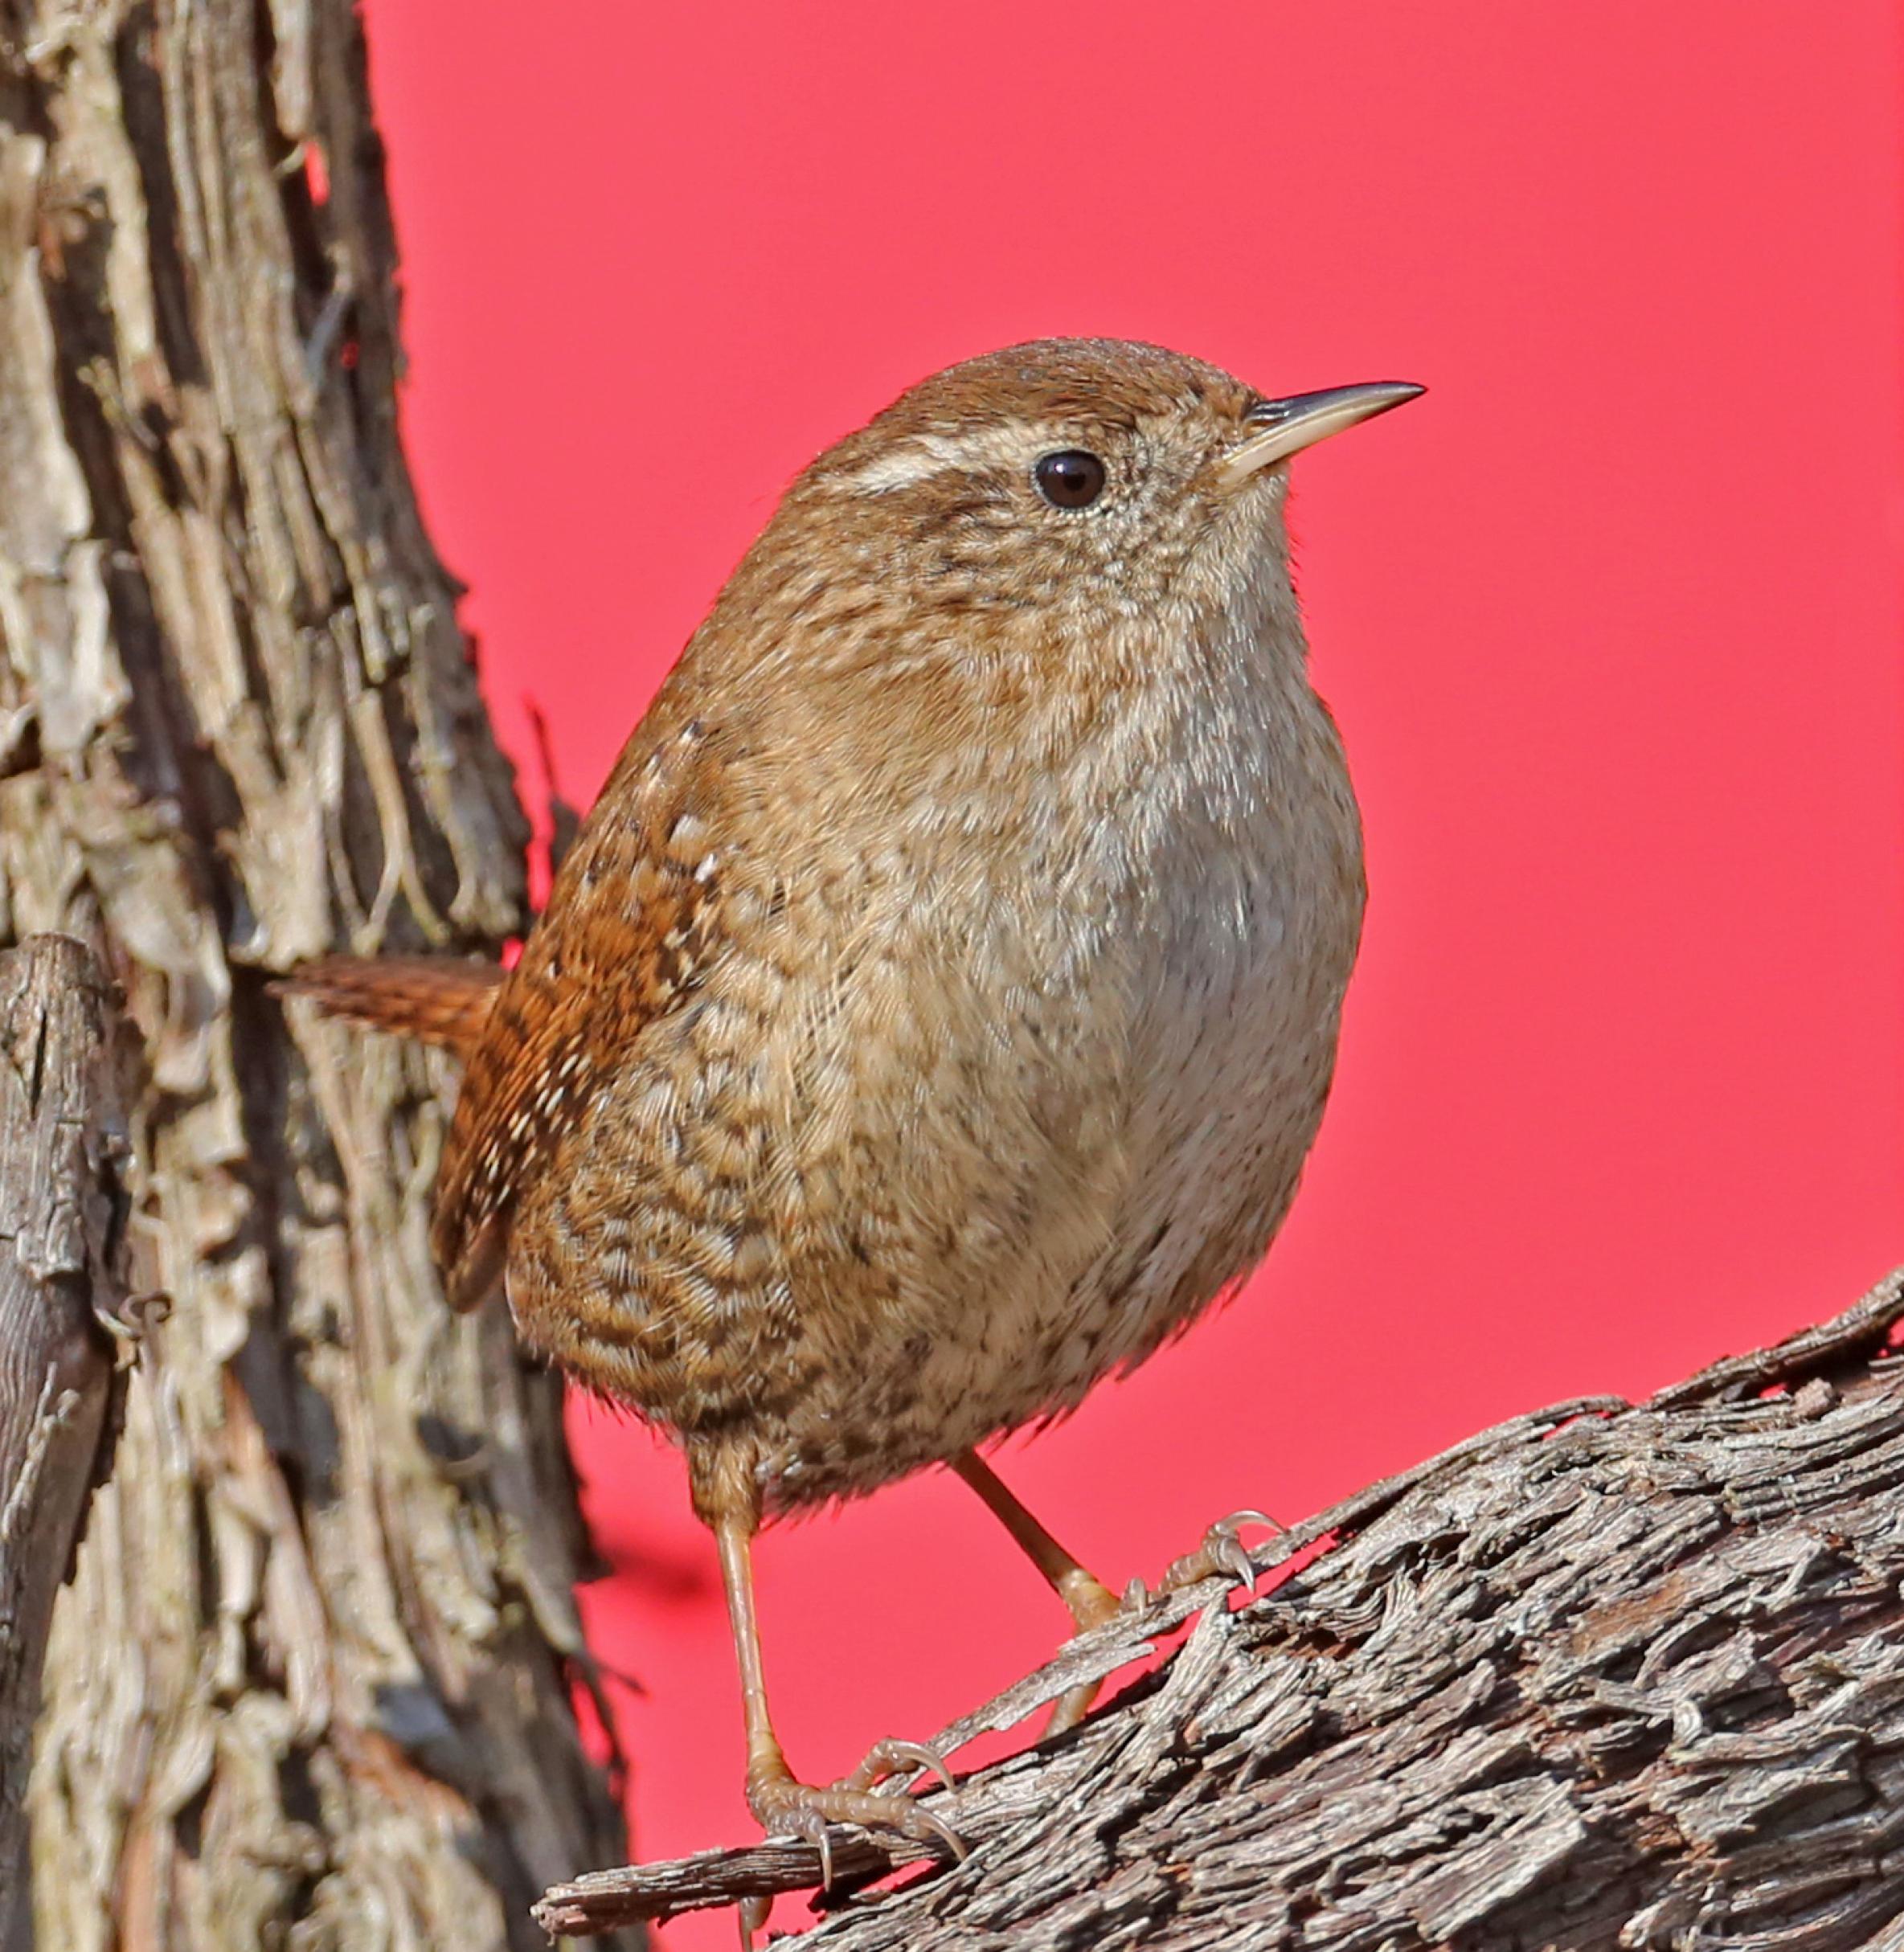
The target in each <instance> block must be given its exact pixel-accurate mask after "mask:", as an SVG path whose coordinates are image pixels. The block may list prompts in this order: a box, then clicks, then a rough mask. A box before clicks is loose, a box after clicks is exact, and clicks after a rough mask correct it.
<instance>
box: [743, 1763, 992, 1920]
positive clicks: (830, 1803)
mask: <svg viewBox="0 0 1904 1952" xmlns="http://www.w3.org/2000/svg"><path fill="white" fill-rule="evenodd" d="M881 1746H882V1747H884V1746H887V1745H885V1744H882V1745H881ZM891 1746H892V1747H895V1748H899V1747H913V1746H918V1745H912V1744H904V1745H901V1744H893V1745H891ZM940 1766H943V1765H940ZM862 1767H864V1765H863V1764H862ZM747 1805H748V1807H749V1808H751V1810H752V1811H753V1813H754V1819H755V1822H757V1823H759V1824H760V1827H761V1828H762V1829H763V1830H764V1831H766V1832H767V1833H768V1835H769V1836H790V1837H796V1838H798V1839H800V1840H801V1841H802V1842H805V1843H808V1844H812V1845H813V1848H814V1849H815V1850H817V1852H819V1853H820V1889H821V1890H822V1891H826V1890H829V1889H831V1888H832V1885H833V1839H832V1836H831V1835H830V1826H831V1825H833V1824H834V1823H846V1824H851V1825H852V1826H854V1827H855V1828H857V1829H860V1830H863V1831H866V1832H867V1833H868V1834H869V1835H872V1836H875V1837H876V1836H878V1835H880V1833H881V1832H882V1831H884V1832H886V1833H887V1834H889V1835H899V1836H902V1837H904V1838H907V1839H908V1840H909V1841H911V1842H912V1843H915V1844H932V1843H938V1844H944V1846H945V1848H947V1849H948V1851H950V1852H952V1856H954V1857H955V1858H958V1859H960V1860H962V1859H964V1856H966V1854H967V1849H968V1847H967V1845H966V1843H965V1840H964V1838H963V1837H961V1836H960V1835H959V1833H958V1832H957V1831H956V1830H954V1829H953V1828H952V1826H951V1825H950V1824H949V1823H946V1822H945V1821H944V1819H942V1818H940V1817H938V1816H936V1815H934V1814H933V1813H932V1811H930V1810H927V1809H923V1808H922V1807H920V1806H919V1804H918V1803H915V1802H914V1801H913V1800H912V1799H911V1798H910V1797H908V1796H894V1795H891V1794H884V1793H882V1792H881V1791H879V1790H872V1789H867V1788H864V1787H861V1786H858V1785H856V1784H855V1782H854V1779H853V1778H851V1777H848V1778H846V1779H845V1780H844V1781H842V1782H834V1783H830V1784H826V1785H821V1784H818V1783H813V1782H796V1781H794V1780H793V1779H792V1778H776V1779H773V1780H770V1781H767V1782H753V1783H751V1784H749V1786H748V1788H747Z"/></svg>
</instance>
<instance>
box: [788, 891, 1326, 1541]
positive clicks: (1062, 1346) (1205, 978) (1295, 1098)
mask: <svg viewBox="0 0 1904 1952" xmlns="http://www.w3.org/2000/svg"><path fill="white" fill-rule="evenodd" d="M1232 912H1234V911H1232ZM1359 915H1360V901H1359V883H1357V885H1356V886H1355V887H1354V889H1353V890H1345V894H1344V896H1343V898H1342V900H1341V902H1340V903H1339V904H1337V912H1336V913H1334V914H1333V915H1331V916H1329V918H1328V925H1327V926H1326V927H1318V926H1316V918H1315V917H1313V916H1305V917H1304V919H1303V922H1304V926H1303V927H1302V928H1301V929H1300V931H1294V934H1295V935H1296V938H1297V939H1294V940H1292V931H1290V930H1289V929H1288V928H1287V927H1285V921H1286V917H1285V916H1284V915H1283V913H1282V912H1281V911H1279V910H1277V909H1275V907H1273V906H1269V905H1267V904H1263V903H1259V905H1258V907H1257V909H1256V911H1255V915H1254V917H1253V919H1252V923H1251V926H1246V927H1233V928H1231V929H1230V930H1229V931H1226V933H1224V934H1223V935H1221V936H1210V935H1208V934H1207V933H1206V931H1202V929H1201V928H1200V927H1199V928H1198V929H1197V930H1195V931H1192V935H1191V938H1190V939H1188V940H1187V941H1180V942H1179V943H1177V945H1176V946H1175V949H1174V951H1173V953H1171V954H1169V955H1166V956H1161V957H1156V958H1152V959H1149V960H1148V961H1145V960H1140V961H1139V962H1138V964H1137V965H1136V968H1135V969H1134V970H1132V971H1131V972H1128V975H1129V976H1130V978H1131V979H1132V980H1134V981H1135V982H1136V984H1138V985H1140V991H1141V993H1140V994H1139V995H1138V996H1137V997H1136V1006H1137V1007H1136V1009H1135V1010H1134V1012H1133V1013H1132V1014H1131V1015H1129V1016H1128V1017H1123V1018H1120V1023H1119V1034H1118V1039H1117V1046H1116V1050H1110V1049H1100V1050H1098V1051H1097V1052H1096V1053H1095V1068H1093V1067H1092V1066H1091V1064H1088V1063H1083V1064H1082V1068H1081V1069H1080V1070H1079V1078H1081V1079H1083V1080H1086V1081H1087V1085H1088V1102H1089V1103H1090V1104H1091V1105H1092V1106H1093V1107H1103V1106H1104V1105H1106V1104H1108V1103H1115V1104H1116V1106H1117V1107H1118V1115H1117V1117H1116V1119H1115V1120H1114V1121H1109V1120H1108V1121H1106V1123H1105V1126H1104V1129H1103V1130H1102V1131H1100V1132H1098V1133H1097V1134H1096V1135H1095V1137H1091V1138H1088V1139H1087V1138H1085V1137H1083V1136H1082V1135H1079V1134H1078V1133H1077V1132H1076V1131H1075V1127H1073V1129H1072V1132H1071V1138H1072V1140H1073V1143H1071V1144H1069V1145H1067V1144H1063V1142H1062V1140H1063V1135H1062V1134H1061V1135H1058V1136H1059V1138H1060V1141H1061V1142H1060V1143H1059V1144H1058V1145H1057V1146H1056V1147H1055V1148H1054V1152H1055V1153H1056V1155H1057V1156H1059V1157H1060V1158H1062V1160H1063V1170H1062V1171H1059V1172H1051V1171H1050V1170H1049V1169H1048V1168H1049V1164H1050V1162H1049V1161H1045V1162H1041V1161H1039V1160H1037V1159H1036V1158H1034V1157H1032V1156H1030V1149H1029V1148H1021V1149H1019V1150H1017V1151H1015V1152H1014V1151H1012V1150H1009V1149H1007V1150H1004V1151H1001V1152H1000V1153H999V1154H998V1155H997V1156H996V1159H995V1160H994V1165H995V1168H996V1169H995V1172H993V1175H992V1177H991V1178H990V1179H989V1182H986V1183H983V1184H981V1183H977V1182H975V1183H974V1184H972V1185H971V1186H970V1187H969V1188H968V1205H967V1209H966V1210H967V1213H968V1216H970V1215H972V1214H973V1213H975V1212H976V1213H977V1214H979V1215H981V1216H982V1215H983V1214H985V1213H986V1212H987V1210H988V1209H989V1210H991V1211H993V1212H994V1213H996V1212H999V1211H1003V1212H1006V1213H1011V1214H1013V1216H1014V1217H1015V1218H1016V1221H1017V1224H1016V1225H1015V1226H989V1227H982V1228H974V1229H972V1230H971V1233H970V1234H969V1235H968V1238H967V1239H966V1240H964V1242H952V1241H948V1242H944V1243H943V1244H944V1247H945V1248H946V1249H947V1250H948V1251H946V1252H945V1253H944V1254H940V1255H936V1256H928V1257H927V1258H925V1259H924V1260H923V1261H920V1262H915V1263H914V1264H913V1266H912V1268H911V1272H910V1275H909V1278H908V1279H907V1281H906V1282H905V1283H903V1284H902V1287H903V1291H902V1292H901V1293H900V1294H899V1295H895V1297H894V1301H893V1312H892V1315H891V1318H890V1320H891V1324H893V1325H894V1326H895V1328H898V1327H900V1325H901V1324H903V1332H902V1333H901V1334H900V1335H899V1336H896V1337H895V1339H894V1340H886V1337H884V1336H881V1335H874V1336H867V1337H866V1338H865V1339H864V1340H862V1344H861V1346H860V1350H859V1356H860V1360H859V1361H858V1363H857V1364H856V1365H841V1366H834V1365H826V1366H825V1369H824V1371H823V1381H822V1382H821V1385H820V1386H819V1387H817V1389H814V1390H813V1391H812V1392H811V1393H809V1394H807V1395H806V1396H805V1398H803V1400H802V1402H800V1405H799V1406H798V1407H797V1408H796V1410H795V1413H794V1414H793V1415H792V1417H791V1418H789V1420H788V1426H787V1429H786V1432H785V1441H784V1449H783V1451H782V1462H781V1463H780V1465H779V1466H778V1467H776V1493H775V1496H776V1500H777V1501H779V1502H784V1503H787V1504H794V1503H799V1502H803V1501H805V1500H806V1499H808V1498H810V1497H814V1496H836V1495H840V1493H841V1492H843V1491H844V1492H850V1491H854V1490H858V1489H862V1488H870V1484H871V1483H873V1482H878V1481H883V1480H884V1479H886V1478H890V1477H892V1476H897V1475H901V1474H902V1473H903V1471H907V1470H911V1469H915V1468H917V1467H919V1466H922V1465H923V1464H926V1463H932V1462H934V1461H937V1460H940V1459H944V1458H947V1457H948V1456H950V1455H954V1454H955V1453H956V1452H957V1451H960V1450H962V1449H964V1448H965V1447H968V1446H971V1445H974V1444H978V1443H983V1442H985V1440H986V1439H988V1438H991V1437H993V1436H996V1435H997V1434H1001V1433H1002V1432H1005V1431H1008V1430H1013V1429H1015V1428H1018V1427H1020V1426H1023V1425H1026V1424H1028V1423H1030V1422H1036V1421H1038V1420H1040V1419H1042V1418H1048V1417H1050V1416H1054V1415H1059V1414H1063V1413H1065V1412H1067V1411H1068V1410H1071V1409H1073V1408H1075V1406H1077V1405H1078V1404H1079V1402H1082V1401H1083V1398H1084V1397H1085V1396H1086V1394H1087V1393H1088V1392H1089V1391H1090V1389H1091V1387H1092V1386H1093V1385H1094V1384H1095V1383H1096V1382H1097V1381H1099V1380H1100V1379H1101V1378H1102V1377H1104V1376H1105V1375H1106V1374H1107V1373H1109V1372H1111V1371H1112V1370H1115V1369H1119V1368H1121V1367H1127V1366H1129V1365H1133V1364H1135V1363H1137V1362H1139V1361H1142V1360H1143V1359H1144V1357H1147V1356H1149V1354H1151V1353H1152V1352H1153V1351H1154V1350H1155V1349H1156V1348H1157V1347H1158V1346H1159V1345H1160V1344H1161V1343H1162V1342H1163V1341H1165V1340H1167V1339H1168V1338H1169V1336H1171V1335H1172V1334H1173V1333H1174V1332H1176V1331H1177V1330H1178V1329H1180V1328H1182V1327H1184V1326H1185V1325H1186V1324H1188V1323H1189V1321H1191V1320H1194V1318H1195V1316H1197V1315H1198V1313H1199V1312H1201V1311H1202V1309H1203V1308H1204V1307H1206V1306H1207V1305H1208V1304H1209V1303H1210V1302H1211V1301H1212V1300H1214V1299H1216V1298H1217V1296H1218V1295H1220V1294H1221V1293H1222V1292H1223V1291H1225V1290H1226V1288H1228V1287H1230V1286H1232V1285H1233V1284H1234V1283H1235V1282H1236V1281H1237V1280H1239V1279H1240V1278H1241V1277H1242V1276H1243V1275H1245V1274H1247V1272H1248V1271H1250V1270H1251V1268H1252V1267H1255V1264H1256V1262H1258V1261H1259V1259H1260V1258H1261V1257H1262V1255H1263V1253H1264V1251H1265V1250H1267V1247H1268V1246H1269V1243H1270V1241H1271V1238H1272V1237H1273V1235H1274V1234H1275V1230H1276V1229H1277V1227H1278V1226H1280V1223H1281V1222H1282V1219H1283V1217H1284V1215H1285V1213H1287V1212H1288V1206H1289V1203H1290V1201H1291V1199H1292V1197H1293V1195H1294V1193H1295V1190H1296V1181H1297V1179H1298V1177H1299V1176H1300V1171H1301V1168H1302V1164H1303V1160H1304V1157H1305V1156H1306V1155H1307V1153H1308V1149H1309V1147H1310V1145H1311V1144H1312V1141H1313V1140H1314V1137H1315V1135H1316V1126H1317V1123H1318V1122H1319V1120H1320V1119H1321V1112H1322V1107H1323V1103H1324V1101H1325V1099H1326V1096H1327V1094H1328V1090H1329V1078H1330V1074H1331V1071H1332V1069H1333V1062H1334V1055H1335V1047H1336V1039H1337V1022H1338V1018H1339V1014H1340V1009H1341V997H1342V992H1343V988H1344V986H1345V983H1346V981H1347V978H1348V974H1349V964H1350V963H1351V962H1352V960H1353V954H1354V948H1355V939H1356V932H1357V925H1358V923H1359ZM1157 934H1158V935H1159V937H1160V939H1161V938H1162V937H1163V936H1164V934H1165V931H1163V929H1162V928H1161V927H1160V928H1159V930H1158V931H1157ZM1058 1097H1059V1099H1061V1100H1063V1099H1065V1098H1066V1097H1067V1094H1065V1093H1064V1092H1063V1091H1060V1092H1059V1093H1058ZM932 1142H933V1140H932V1132H931V1131H930V1129H929V1128H927V1129H924V1130H922V1131H920V1132H918V1133H916V1134H915V1136H914V1139H913V1141H912V1143H914V1144H915V1145H919V1146H929V1145H930V1144H932ZM981 1236H982V1237H981ZM868 1428H876V1429H877V1430H878V1433H879V1450H878V1459H877V1467H878V1472H879V1476H878V1478H876V1479H870V1480H869V1481H868V1482H867V1483H858V1482H854V1481H853V1480H854V1477H855V1475H856V1474H855V1471H854V1465H853V1463H852V1461H851V1459H850V1456H849V1455H848V1452H849V1451H850V1437H849V1435H848V1434H849V1433H852V1432H855V1431H860V1430H866V1429H868ZM871 1461H872V1460H869V1463H870V1462H871Z"/></svg>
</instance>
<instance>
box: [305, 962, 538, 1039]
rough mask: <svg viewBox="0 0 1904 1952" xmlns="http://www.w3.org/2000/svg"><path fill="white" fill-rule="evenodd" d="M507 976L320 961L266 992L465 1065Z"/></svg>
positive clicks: (487, 970)
mask: <svg viewBox="0 0 1904 1952" xmlns="http://www.w3.org/2000/svg"><path fill="white" fill-rule="evenodd" d="M507 973H508V972H507V971H506V970H505V969H503V968H502V967H501V965H500V964H495V963H477V962H469V961H466V960H463V959H462V958H461V957H451V956H324V957H322V958H321V959H320V960H318V961H317V962H313V963H305V964H304V965H303V966H302V967H301V968H298V969H297V970H295V971H293V972H292V974H291V975H289V976H287V977H285V980H283V981H282V982H280V983H275V984H272V989H273V991H274V992H276V994H277V995H279V996H301V997H304V998H305V999H306V1000H307V1001H310V1002H312V1003H314V1004H315V1005H317V1009H319V1011H320V1012H321V1013H322V1014H323V1015H325V1016H326V1017H338V1018H340V1019H341V1020H342V1021H344V1022H346V1023H352V1024H362V1025H364V1026H365V1027H366V1029H372V1030H384V1031H387V1032H389V1033H391V1035H392V1036H393V1037H414V1038H415V1039H416V1041H417V1042H419V1043H420V1044H436V1045H439V1046H441V1047H442V1048H443V1049H444V1050H453V1051H454V1052H455V1053H456V1054H457V1056H458V1057H461V1058H467V1057H468V1056H469V1054H470V1052H471V1051H472V1050H474V1049H475V1048H476V1045H477V1041H478V1039H480V1038H481V1035H482V1032H483V1026H484V1025H485V1024H486V1023H487V1022H488V1021H489V1010H490V1007H491V1005H493V1004H494V1002H495V1001H496V992H497V990H498V989H499V988H501V987H502V979H503V977H504V976H506V974H507Z"/></svg>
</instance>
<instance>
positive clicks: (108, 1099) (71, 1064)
mask: <svg viewBox="0 0 1904 1952" xmlns="http://www.w3.org/2000/svg"><path fill="white" fill-rule="evenodd" d="M114 1021H115V1019H114V1017H113V1014H112V1013H111V1009H110V999H109V997H108V996H107V995H106V992H105V987H104V983H103V981H102V980H101V979H100V974H99V972H98V969H97V968H96V965H95V964H94V963H93V960H92V956H90V955H88V952H87V951H86V949H85V948H84V946H83V945H82V944H80V943H76V942H75V941H74V940H73V939H72V938H71V937H70V936H66V935H40V936H36V937H35V939H33V940H32V941H31V943H27V944H25V945H23V947H19V948H17V949H9V950H7V951H5V952H4V953H0V1952H25V1948H27V1946H30V1945H31V1923H32V1920H31V1907H30V1905H29V1904H28V1901H27V1900H28V1891H29V1886H28V1882H27V1766H28V1764H29V1762H30V1761H31V1756H32V1747H33V1725H34V1719H35V1715H36V1713H38V1710H39V1676H40V1669H41V1668H42V1666H43V1663H44V1661H45V1658H46V1643H47V1629H48V1627H50V1626H51V1622H52V1617H53V1601H54V1598H55V1594H57V1593H58V1591H59V1586H60V1583H61V1582H62V1581H63V1579H64V1578H65V1576H66V1571H67V1568H68V1566H69V1565H71V1564H72V1553H73V1547H74V1545H75V1544H76V1542H77V1540H78V1537H79V1533H80V1526H81V1524H82V1522H83V1520H84V1513H85V1508H86V1500H87V1497H88V1494H89V1492H90V1491H91V1489H92V1482H93V1479H94V1476H95V1475H96V1472H97V1471H98V1469H99V1467H100V1464H101V1463H102V1462H103V1461H104V1455H105V1454H106V1451H107V1450H108V1449H109V1443H108V1438H107V1410H108V1403H109V1398H110V1396H111V1385H112V1378H113V1357H112V1353H111V1350H112V1346H113V1344H112V1335H111V1334H110V1333H109V1329H108V1325H109V1324H110V1326H111V1328H112V1330H113V1332H117V1333H120V1334H129V1333H130V1332H132V1331H131V1328H130V1324H122V1323H121V1317H120V1304H121V1301H122V1299H123V1298H124V1287H123V1285H122V1282H121V1275H120V1269H119V1266H118V1262H119V1259H120V1247H121V1242H122V1240H123V1236H124V1226H123V1221H124V1213H123V1210H122V1200H121V1188H120V1183H119V1166H120V1164H121V1160H122V1159H123V1158H124V1156H125V1125H124V1122H123V1120H122V1119H121V1115H120V1111H119V1103H118V1092H117V1084H116V1081H115V1079H114V1077H113V1056H112V1042H111V1033H112V1025H113V1022H114Z"/></svg>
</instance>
